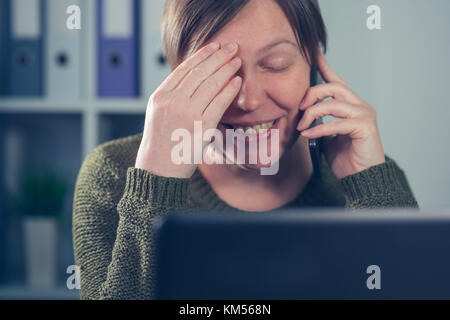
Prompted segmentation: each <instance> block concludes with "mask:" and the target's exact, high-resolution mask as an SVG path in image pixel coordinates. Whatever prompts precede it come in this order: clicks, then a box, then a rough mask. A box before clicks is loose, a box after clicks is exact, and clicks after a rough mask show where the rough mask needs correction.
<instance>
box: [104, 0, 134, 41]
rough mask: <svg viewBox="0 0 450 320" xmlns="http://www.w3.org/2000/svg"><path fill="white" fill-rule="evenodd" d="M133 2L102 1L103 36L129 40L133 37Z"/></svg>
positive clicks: (119, 0) (120, 0)
mask: <svg viewBox="0 0 450 320" xmlns="http://www.w3.org/2000/svg"><path fill="white" fill-rule="evenodd" d="M132 18H133V2H132V1H131V0H103V33H104V34H103V36H104V37H105V38H130V37H132V36H133V21H132Z"/></svg>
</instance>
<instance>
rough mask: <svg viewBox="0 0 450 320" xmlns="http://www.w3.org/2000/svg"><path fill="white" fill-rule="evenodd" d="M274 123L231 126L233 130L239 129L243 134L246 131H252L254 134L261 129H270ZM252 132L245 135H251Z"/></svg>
mask: <svg viewBox="0 0 450 320" xmlns="http://www.w3.org/2000/svg"><path fill="white" fill-rule="evenodd" d="M274 122H275V121H269V122H265V123H260V124H256V125H254V126H245V127H243V126H241V125H239V124H236V125H233V129H234V130H237V129H241V130H243V131H244V132H245V133H247V131H248V130H250V129H252V130H253V131H254V132H256V133H259V131H260V130H262V129H266V130H267V129H269V128H270V127H272V126H273V124H274ZM254 132H252V131H250V132H248V133H247V134H252V133H254Z"/></svg>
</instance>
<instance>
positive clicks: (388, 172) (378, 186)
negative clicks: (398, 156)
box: [339, 157, 403, 202]
mask: <svg viewBox="0 0 450 320" xmlns="http://www.w3.org/2000/svg"><path fill="white" fill-rule="evenodd" d="M401 175H403V172H402V171H401V170H400V168H398V166H397V164H396V163H395V162H394V161H393V160H392V159H390V158H388V157H386V162H384V163H380V164H378V165H375V166H372V167H370V168H368V169H366V170H363V171H360V172H357V173H355V174H352V175H350V176H347V177H344V178H342V179H340V180H339V181H340V184H341V186H342V188H343V191H344V193H345V195H346V196H347V197H348V199H349V200H350V201H351V202H353V201H357V200H360V199H364V198H367V197H373V196H374V195H382V194H386V193H390V192H392V190H403V186H402V184H401Z"/></svg>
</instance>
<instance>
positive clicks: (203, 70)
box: [177, 44, 237, 98]
mask: <svg viewBox="0 0 450 320" xmlns="http://www.w3.org/2000/svg"><path fill="white" fill-rule="evenodd" d="M229 45H231V44H228V45H226V46H225V47H223V48H221V49H220V50H218V51H217V52H215V53H214V54H213V55H211V56H210V57H208V58H207V59H206V60H204V61H202V62H201V63H200V64H198V65H197V66H195V67H194V68H192V69H191V70H190V72H188V74H187V75H186V77H185V78H184V79H183V80H182V81H181V83H180V85H179V86H178V88H177V90H180V92H183V95H184V96H186V97H187V98H188V97H192V95H193V94H194V92H195V91H196V90H197V89H198V87H199V86H200V85H201V84H202V83H203V81H205V80H206V79H208V78H209V77H210V76H211V75H212V74H214V73H215V72H216V71H217V70H218V69H220V68H221V67H222V66H223V65H224V64H226V63H227V62H229V61H230V60H231V59H232V58H233V56H234V55H235V54H236V52H237V45H236V44H234V46H233V47H231V48H230V47H229ZM228 50H230V51H228ZM212 89H215V90H216V92H215V95H216V94H217V93H219V91H220V89H221V88H219V87H218V86H215V87H213V88H212ZM215 95H214V96H215Z"/></svg>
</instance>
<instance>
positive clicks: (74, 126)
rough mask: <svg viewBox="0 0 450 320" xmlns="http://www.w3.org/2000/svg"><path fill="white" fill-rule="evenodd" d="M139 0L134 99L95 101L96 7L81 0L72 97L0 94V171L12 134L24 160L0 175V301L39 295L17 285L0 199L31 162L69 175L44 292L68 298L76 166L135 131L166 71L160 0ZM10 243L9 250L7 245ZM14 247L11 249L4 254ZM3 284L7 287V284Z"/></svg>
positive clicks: (15, 245) (12, 231)
mask: <svg viewBox="0 0 450 320" xmlns="http://www.w3.org/2000/svg"><path fill="white" fill-rule="evenodd" d="M140 1H141V2H140V9H141V10H140V21H141V26H140V55H139V56H140V68H139V70H140V86H141V88H140V93H141V96H140V97H138V98H136V99H129V98H122V99H121V98H118V99H115V98H114V99H113V98H108V99H103V98H99V97H98V96H97V89H96V88H97V43H96V41H97V38H96V28H97V21H96V17H97V13H96V9H97V8H96V7H97V6H96V1H92V0H81V3H80V7H81V13H82V26H81V30H80V31H79V32H81V41H80V55H81V66H82V67H81V70H80V73H81V81H80V82H81V83H80V91H81V94H80V97H79V99H77V100H54V99H50V98H47V97H45V96H44V97H41V98H20V97H17V98H14V97H0V164H1V165H2V166H1V167H2V168H9V167H8V163H7V162H8V161H10V162H11V160H7V157H6V152H7V151H6V150H7V144H8V143H9V144H10V145H11V144H14V141H15V140H14V139H19V138H18V137H20V139H19V140H20V141H22V142H23V143H22V144H23V145H20V144H15V147H14V149H16V150H15V152H17V157H20V156H22V157H27V159H23V161H21V163H16V164H14V165H13V167H14V168H13V169H14V170H13V172H6V170H9V169H4V172H0V179H1V181H4V182H5V183H2V184H1V185H4V188H2V187H1V186H0V210H2V211H4V212H3V213H1V212H0V236H1V239H0V241H1V242H3V243H4V245H3V247H2V248H0V253H1V252H3V251H5V252H4V254H3V255H4V256H6V259H4V258H3V259H0V262H1V263H0V273H2V272H3V271H5V272H6V276H0V299H4V298H8V295H9V297H10V298H14V297H16V296H17V297H22V298H30V299H34V298H39V294H38V290H33V289H31V288H30V289H28V288H26V287H25V286H24V285H23V283H24V279H23V274H24V265H23V264H24V261H23V257H21V256H22V255H23V254H21V253H20V252H21V251H20V250H23V244H22V243H21V240H20V237H19V236H18V235H17V232H19V233H20V232H21V230H20V221H19V220H20V213H17V212H13V211H11V210H10V208H9V207H8V205H4V206H3V208H2V200H4V202H7V198H8V197H9V194H10V193H11V192H14V191H15V189H16V188H17V186H16V185H17V179H18V176H19V175H20V173H21V172H22V171H23V170H24V168H25V167H26V166H27V164H28V163H32V164H33V163H34V164H35V163H36V161H40V164H41V165H42V166H49V167H53V168H58V170H59V171H60V172H61V171H65V172H66V173H67V176H69V177H70V184H71V188H70V190H69V191H68V196H67V199H66V200H65V206H64V217H63V220H64V221H65V222H64V223H63V226H62V227H61V230H60V232H61V234H62V237H63V239H62V243H63V244H62V245H61V246H62V247H61V248H60V253H59V254H60V260H61V266H60V269H61V270H59V271H58V272H59V274H58V281H59V283H60V285H59V286H58V288H56V289H55V290H53V291H52V290H50V291H47V293H49V292H50V294H46V295H47V296H52V297H57V296H61V298H64V297H65V295H66V294H67V295H68V296H70V297H74V295H73V292H72V293H62V292H65V290H62V289H61V288H60V287H61V286H65V278H66V275H65V268H66V267H67V265H70V264H73V251H72V242H71V238H72V233H71V225H70V219H71V213H72V201H73V191H74V186H75V181H76V176H77V174H78V171H79V168H80V166H81V163H82V161H83V159H84V158H85V157H86V155H87V154H88V153H89V152H91V151H92V150H93V149H94V148H95V147H96V146H98V145H99V144H100V143H104V142H106V141H109V140H113V139H116V138H119V137H123V136H127V135H132V134H136V133H139V132H141V131H142V128H143V121H144V117H145V111H146V105H147V100H148V97H149V96H150V95H151V93H152V92H153V91H154V90H155V89H156V88H157V87H158V85H159V84H160V83H161V82H162V81H163V80H164V79H165V77H166V76H167V75H168V74H169V73H170V68H169V67H168V66H167V64H161V55H162V46H161V40H160V22H161V14H162V11H163V6H164V3H165V1H164V0H151V1H150V0H140ZM39 124H40V125H43V127H40V125H39ZM8 139H10V140H9V141H8ZM27 148H28V149H27ZM30 148H31V149H30ZM8 156H10V155H8ZM9 171H11V170H9ZM7 229H9V230H7ZM9 237H12V238H9ZM5 243H8V246H6V245H5ZM11 243H12V247H11V248H8V247H10V244H11ZM16 249H17V250H18V252H15V253H12V252H11V251H14V250H16ZM17 250H16V251H17ZM5 254H6V255H5ZM8 254H9V256H8ZM2 260H4V261H2ZM5 261H6V262H5ZM4 269H6V270H4ZM11 279H12V280H11ZM5 280H7V281H6V283H4V281H5ZM11 281H12V284H11V283H9V282H11ZM8 288H10V289H11V288H13V289H14V290H12V289H11V290H9V289H8ZM27 290H29V291H27ZM60 294H61V295H60ZM77 294H78V293H77ZM13 296H14V297H13ZM44 296H45V295H44ZM44 296H42V297H44ZM44 298H45V297H44Z"/></svg>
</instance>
